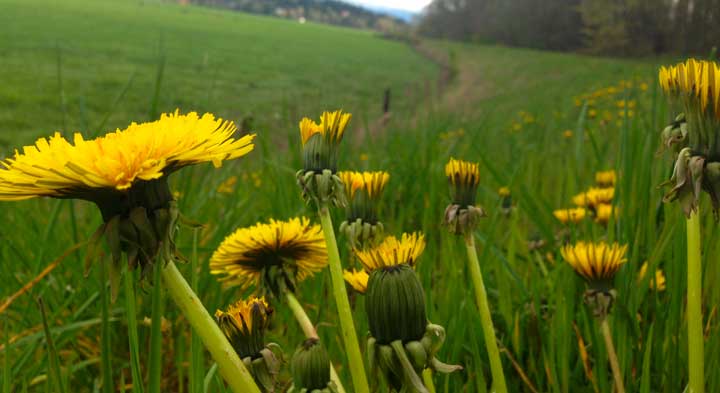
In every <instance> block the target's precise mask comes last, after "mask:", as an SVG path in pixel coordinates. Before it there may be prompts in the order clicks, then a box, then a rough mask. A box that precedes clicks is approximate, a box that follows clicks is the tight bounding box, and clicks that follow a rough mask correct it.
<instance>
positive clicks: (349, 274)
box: [343, 269, 370, 293]
mask: <svg viewBox="0 0 720 393" xmlns="http://www.w3.org/2000/svg"><path fill="white" fill-rule="evenodd" d="M343 277H344V278H345V281H347V283H348V284H350V286H351V287H353V289H355V290H356V291H358V292H360V293H365V292H366V291H367V284H368V279H370V275H368V273H367V272H366V271H365V270H355V269H353V270H345V271H343Z"/></svg>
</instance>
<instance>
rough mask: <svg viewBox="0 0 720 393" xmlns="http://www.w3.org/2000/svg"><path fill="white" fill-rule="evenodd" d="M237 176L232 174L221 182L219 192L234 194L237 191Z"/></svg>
mask: <svg viewBox="0 0 720 393" xmlns="http://www.w3.org/2000/svg"><path fill="white" fill-rule="evenodd" d="M237 180H238V178H237V176H230V177H228V178H227V180H225V181H224V182H222V183H220V185H219V186H218V188H217V192H218V193H220V194H232V193H233V192H234V191H235V185H236V184H237Z"/></svg>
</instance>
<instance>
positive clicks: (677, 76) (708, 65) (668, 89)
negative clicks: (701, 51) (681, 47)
mask: <svg viewBox="0 0 720 393" xmlns="http://www.w3.org/2000/svg"><path fill="white" fill-rule="evenodd" d="M659 79H660V86H661V87H662V89H663V91H664V92H665V93H666V94H668V95H670V96H674V97H680V98H682V99H683V100H685V101H686V102H692V103H693V105H697V106H698V107H699V108H700V110H701V111H707V112H708V113H710V114H712V113H714V115H715V117H716V118H718V119H720V65H718V64H717V63H715V62H712V61H705V60H695V59H689V60H687V61H685V62H684V63H679V64H677V65H675V66H669V67H660V72H659Z"/></svg>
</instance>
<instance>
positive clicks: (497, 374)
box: [465, 231, 507, 393]
mask: <svg viewBox="0 0 720 393" xmlns="http://www.w3.org/2000/svg"><path fill="white" fill-rule="evenodd" d="M465 246H466V247H467V253H468V259H469V260H468V262H469V265H470V275H471V276H472V280H473V285H474V286H475V299H476V300H477V305H478V309H480V322H481V323H482V328H483V333H484V334H485V347H486V349H487V352H488V356H489V357H490V371H492V377H493V386H494V388H495V391H496V392H497V393H507V385H506V384H505V375H504V374H503V369H502V362H501V361H500V351H499V350H498V346H497V342H496V338H495V327H494V326H493V322H492V318H491V316H490V306H489V305H488V300H487V293H486V292H485V283H484V282H483V278H482V272H481V271H480V261H478V256H477V250H476V249H475V237H474V236H473V233H472V232H470V231H468V232H467V233H465Z"/></svg>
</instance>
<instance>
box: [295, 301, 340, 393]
mask: <svg viewBox="0 0 720 393" xmlns="http://www.w3.org/2000/svg"><path fill="white" fill-rule="evenodd" d="M285 301H286V302H287V304H288V307H290V309H291V310H292V312H293V315H295V319H296V320H297V322H298V324H300V328H302V331H303V333H305V338H317V339H319V338H320V337H318V334H317V330H315V326H313V323H312V321H310V317H308V315H307V313H306V312H305V309H304V308H303V306H302V304H300V302H299V301H298V300H297V298H296V297H295V295H294V294H293V293H292V292H290V291H285ZM330 380H332V381H333V382H335V387H336V388H337V391H338V393H345V388H344V387H343V385H342V381H340V377H339V376H338V374H337V371H335V366H333V365H332V363H330Z"/></svg>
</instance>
